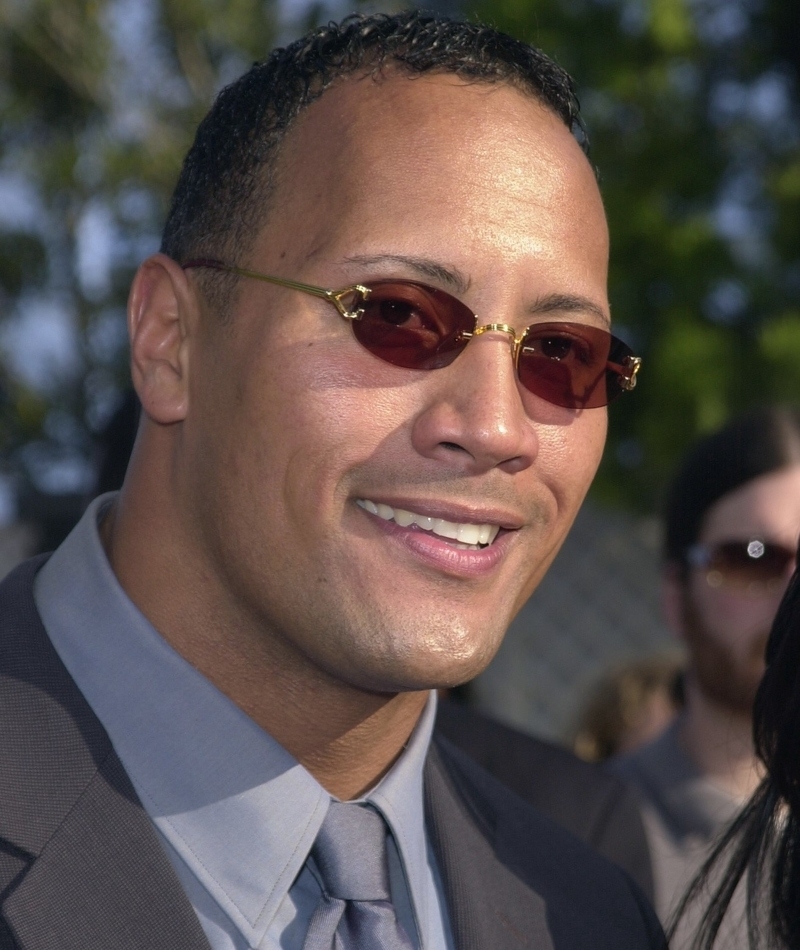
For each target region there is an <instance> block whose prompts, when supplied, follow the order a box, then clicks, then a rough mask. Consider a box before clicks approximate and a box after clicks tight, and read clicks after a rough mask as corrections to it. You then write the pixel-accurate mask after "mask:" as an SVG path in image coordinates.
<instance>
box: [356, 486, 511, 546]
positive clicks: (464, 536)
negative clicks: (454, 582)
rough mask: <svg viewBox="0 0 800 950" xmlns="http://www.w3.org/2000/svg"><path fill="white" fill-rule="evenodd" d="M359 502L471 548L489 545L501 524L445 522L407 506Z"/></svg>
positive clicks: (402, 523)
mask: <svg viewBox="0 0 800 950" xmlns="http://www.w3.org/2000/svg"><path fill="white" fill-rule="evenodd" d="M356 504H357V505H358V506H359V507H361V508H363V509H364V510H365V511H368V512H370V514H373V515H377V516H378V517H379V518H383V520H384V521H394V522H395V523H396V524H398V525H400V527H401V528H409V527H411V525H416V527H418V528H420V529H421V530H422V531H430V532H431V534H435V535H438V536H439V537H440V538H445V539H446V540H447V541H449V542H451V543H452V544H453V546H454V547H459V548H464V549H466V550H470V551H478V550H480V549H482V548H485V547H488V546H489V545H490V544H491V543H492V541H494V539H495V538H496V537H497V534H498V532H499V531H500V526H499V525H496V524H460V523H458V522H455V521H445V520H444V519H443V518H430V517H428V516H427V515H420V514H417V512H415V511H407V510H406V509H405V508H392V507H390V506H389V505H384V504H376V503H375V502H374V501H370V500H369V499H368V498H358V499H356Z"/></svg>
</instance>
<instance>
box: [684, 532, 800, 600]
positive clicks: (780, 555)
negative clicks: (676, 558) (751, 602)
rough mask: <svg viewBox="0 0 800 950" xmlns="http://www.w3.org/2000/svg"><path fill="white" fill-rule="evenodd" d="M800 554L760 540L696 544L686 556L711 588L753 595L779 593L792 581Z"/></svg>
mask: <svg viewBox="0 0 800 950" xmlns="http://www.w3.org/2000/svg"><path fill="white" fill-rule="evenodd" d="M796 557H797V551H793V550H791V549H790V548H785V547H784V546H783V545H782V544H773V543H772V542H771V541H761V540H760V539H757V538H756V539H752V538H750V539H746V540H741V541H739V540H736V541H734V540H731V541H721V542H719V543H718V544H711V545H705V544H695V545H692V547H690V548H689V550H688V551H687V552H686V560H687V562H688V563H689V564H690V565H691V566H692V567H697V568H700V569H701V570H703V571H705V576H706V583H707V584H708V586H709V587H715V588H727V589H730V590H738V591H743V592H745V593H748V594H752V595H759V594H768V593H771V592H772V591H776V590H778V589H779V588H780V587H781V586H782V585H783V584H784V583H785V581H786V580H787V579H788V570H789V565H793V564H794V562H795V558H796Z"/></svg>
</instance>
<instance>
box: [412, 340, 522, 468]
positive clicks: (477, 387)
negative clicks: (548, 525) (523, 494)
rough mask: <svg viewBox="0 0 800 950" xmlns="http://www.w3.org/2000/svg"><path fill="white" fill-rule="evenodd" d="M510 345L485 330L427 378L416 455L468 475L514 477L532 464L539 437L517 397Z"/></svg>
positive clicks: (416, 430) (416, 422) (415, 428)
mask: <svg viewBox="0 0 800 950" xmlns="http://www.w3.org/2000/svg"><path fill="white" fill-rule="evenodd" d="M512 344H513V336H512V335H511V334H509V333H506V332H504V331H503V330H486V331H484V332H482V333H481V334H480V335H479V336H476V337H473V339H472V340H470V342H469V343H468V345H467V347H466V348H465V350H464V351H463V353H461V354H460V355H459V356H458V358H457V359H456V360H454V361H453V363H451V364H450V365H449V366H448V367H446V368H444V369H439V370H432V371H431V372H430V373H429V374H427V376H428V377H429V378H426V380H425V384H426V386H428V387H429V388H428V390H427V393H426V398H425V405H424V408H423V409H422V410H421V411H420V413H419V414H418V416H417V417H416V418H415V420H414V426H413V432H412V440H413V443H414V447H415V448H416V450H417V451H418V452H420V454H422V455H424V456H426V457H428V458H435V459H440V460H442V461H447V462H448V463H449V464H453V462H454V461H455V462H457V463H458V464H461V465H463V467H464V469H465V470H466V471H467V472H468V473H469V474H479V473H481V472H485V471H488V470H490V469H492V468H500V469H502V470H503V471H505V472H508V473H514V472H520V471H523V470H524V469H526V468H528V467H529V466H530V465H532V464H533V462H534V460H535V458H536V455H537V453H538V445H539V443H538V437H537V434H536V429H535V426H534V423H533V420H532V419H531V417H530V416H529V415H528V413H527V412H526V410H525V406H524V404H523V400H522V396H521V394H520V389H519V384H518V382H517V375H516V370H515V367H514V359H513V347H512Z"/></svg>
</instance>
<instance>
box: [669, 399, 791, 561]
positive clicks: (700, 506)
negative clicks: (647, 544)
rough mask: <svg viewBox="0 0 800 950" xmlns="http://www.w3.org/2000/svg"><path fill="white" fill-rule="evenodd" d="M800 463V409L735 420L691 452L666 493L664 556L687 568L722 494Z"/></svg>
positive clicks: (759, 411) (756, 412) (758, 411)
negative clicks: (688, 556) (690, 553)
mask: <svg viewBox="0 0 800 950" xmlns="http://www.w3.org/2000/svg"><path fill="white" fill-rule="evenodd" d="M795 463H800V408H798V407H795V406H763V407H759V408H755V409H751V410H750V411H749V412H746V413H744V414H743V415H741V416H738V417H737V418H735V419H733V420H732V421H731V422H729V423H728V424H727V425H726V426H724V427H723V428H722V429H720V430H719V431H717V432H714V433H713V434H712V435H709V436H706V437H705V438H703V439H701V440H700V441H699V442H697V443H695V445H694V446H693V447H692V448H691V450H690V451H689V453H688V455H686V457H685V458H684V460H683V463H682V464H681V466H680V468H679V470H678V473H677V475H676V476H675V479H674V481H673V482H672V486H671V488H670V490H669V493H668V495H667V501H666V506H665V509H664V528H665V531H664V556H665V559H666V560H667V561H668V562H673V563H677V564H680V565H683V566H684V567H685V565H686V553H687V551H688V549H689V548H690V547H691V546H692V545H693V544H694V543H695V542H696V541H697V538H698V535H699V534H700V532H701V530H702V526H703V519H704V518H705V515H706V512H707V511H708V509H709V508H710V507H711V506H712V505H713V504H714V503H715V502H717V501H719V499H720V498H722V497H723V495H727V494H728V493H729V492H732V491H735V490H736V489H737V488H740V487H741V486H743V485H746V484H747V482H750V481H753V479H755V478H760V477H761V476H762V475H769V474H770V473H771V472H775V471H777V470H778V469H780V468H785V467H786V466H787V465H793V464H795Z"/></svg>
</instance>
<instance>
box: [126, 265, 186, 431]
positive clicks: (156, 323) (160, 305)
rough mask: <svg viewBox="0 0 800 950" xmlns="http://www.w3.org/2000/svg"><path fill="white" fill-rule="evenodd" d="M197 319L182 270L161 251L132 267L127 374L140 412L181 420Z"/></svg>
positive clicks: (168, 420) (166, 421)
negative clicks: (128, 369) (191, 344)
mask: <svg viewBox="0 0 800 950" xmlns="http://www.w3.org/2000/svg"><path fill="white" fill-rule="evenodd" d="M197 318H198V302H197V298H196V295H195V293H194V291H193V289H192V287H191V285H190V283H189V281H188V279H187V277H186V272H185V271H184V270H183V268H181V267H180V266H179V265H178V264H176V263H175V261H173V260H172V259H171V258H169V257H167V256H166V255H165V254H155V255H154V256H153V257H149V258H148V259H147V260H146V261H145V262H144V263H143V264H142V266H141V267H140V268H139V270H138V271H137V272H136V276H135V277H134V280H133V285H132V287H131V292H130V296H129V298H128V333H129V335H130V341H131V376H132V377H133V385H134V387H135V388H136V392H137V393H138V395H139V399H140V400H141V403H142V408H143V410H144V412H145V413H146V414H147V415H148V416H149V417H150V418H151V419H153V420H154V421H155V422H160V423H163V424H165V425H166V424H169V423H172V422H180V421H181V420H182V419H184V418H185V417H186V414H187V412H188V409H189V353H190V349H191V347H190V342H191V338H192V333H191V331H192V329H193V328H194V327H195V326H196V322H197Z"/></svg>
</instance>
